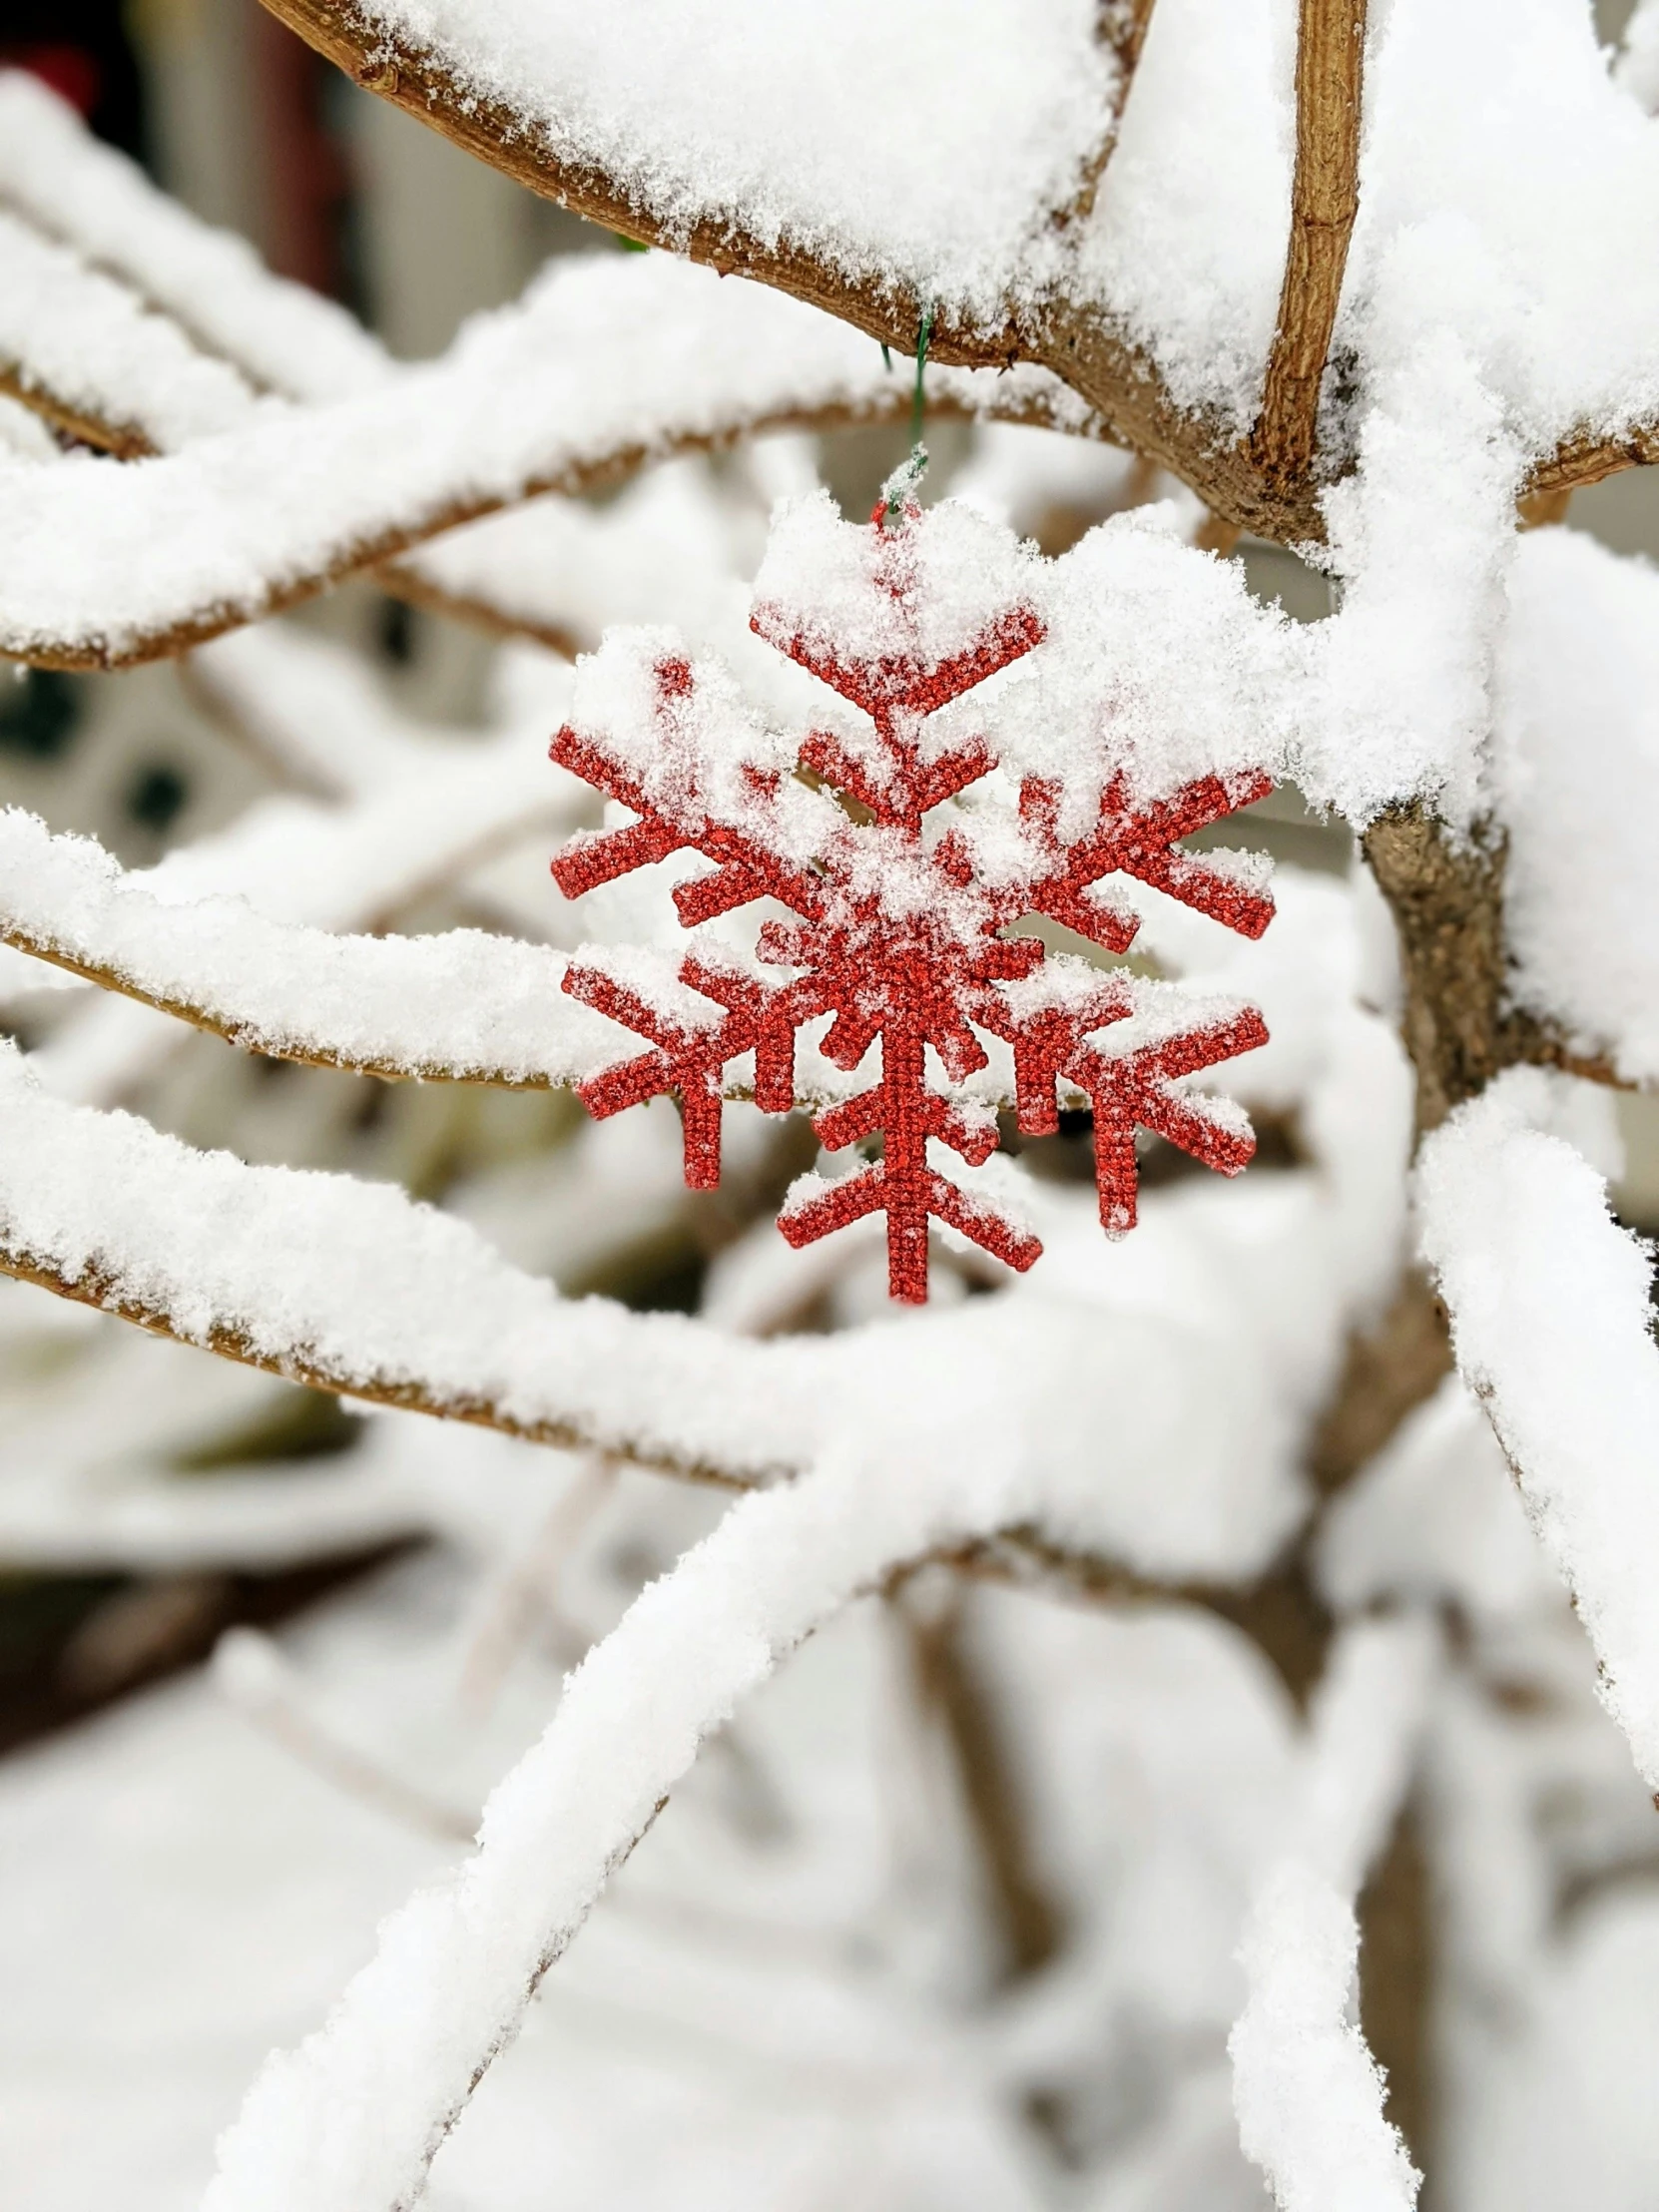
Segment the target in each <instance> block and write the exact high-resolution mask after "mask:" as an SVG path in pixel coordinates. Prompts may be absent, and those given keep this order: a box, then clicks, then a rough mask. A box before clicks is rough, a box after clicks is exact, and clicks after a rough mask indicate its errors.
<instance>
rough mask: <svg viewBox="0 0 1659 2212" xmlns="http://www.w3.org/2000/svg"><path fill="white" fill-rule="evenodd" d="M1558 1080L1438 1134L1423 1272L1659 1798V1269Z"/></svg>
mask: <svg viewBox="0 0 1659 2212" xmlns="http://www.w3.org/2000/svg"><path fill="white" fill-rule="evenodd" d="M1559 1082H1560V1079H1559V1078H1551V1077H1548V1076H1546V1075H1544V1074H1542V1073H1541V1072H1539V1071H1535V1070H1531V1069H1525V1070H1522V1069H1513V1070H1511V1071H1510V1072H1509V1073H1508V1074H1506V1075H1504V1076H1502V1077H1501V1078H1500V1079H1499V1080H1498V1081H1497V1082H1496V1083H1494V1084H1493V1085H1492V1086H1491V1087H1490V1089H1488V1090H1487V1091H1486V1092H1485V1093H1484V1094H1483V1095H1482V1096H1481V1097H1480V1098H1478V1099H1476V1100H1474V1101H1473V1102H1472V1103H1471V1104H1470V1105H1468V1106H1465V1107H1464V1108H1462V1109H1461V1111H1459V1112H1458V1113H1456V1114H1454V1115H1453V1116H1452V1118H1451V1119H1450V1120H1449V1121H1448V1122H1446V1123H1445V1124H1444V1125H1443V1126H1442V1127H1441V1128H1440V1129H1438V1130H1436V1131H1435V1132H1434V1134H1433V1135H1432V1136H1431V1137H1429V1138H1428V1139H1427V1141H1426V1143H1425V1144H1424V1146H1423V1150H1422V1156H1421V1160H1420V1164H1419V1168H1418V1176H1417V1195H1418V1202H1419V1206H1420V1210H1421V1222H1422V1248H1423V1255H1424V1258H1425V1259H1426V1260H1427V1261H1428V1263H1429V1265H1430V1266H1431V1267H1432V1268H1433V1270H1434V1272H1435V1275H1436V1277H1437V1278H1438V1281H1439V1286H1440V1295H1441V1296H1442V1297H1443V1298H1444V1300H1445V1303H1446V1306H1447V1308H1448V1309H1449V1311H1450V1314H1451V1335H1452V1348H1453V1351H1454V1352H1455V1354H1456V1359H1457V1366H1458V1370H1459V1372H1460V1373H1461V1375H1462V1377H1463V1380H1464V1382H1465V1383H1467V1384H1468V1385H1469V1387H1470V1389H1472V1390H1473V1391H1474V1392H1475V1393H1476V1394H1477V1395H1478V1396H1479V1397H1480V1398H1481V1400H1482V1401H1483V1403H1484V1404H1485V1407H1486V1410H1487V1412H1488V1414H1489V1415H1490V1417H1491V1421H1492V1425H1493V1427H1494V1428H1495V1429H1496V1431H1497V1436H1498V1441H1499V1442H1500V1443H1501V1444H1502V1446H1503V1449H1504V1452H1505V1454H1506V1455H1507V1457H1508V1460H1509V1464H1510V1466H1511V1467H1512V1468H1513V1470H1514V1474H1515V1479H1516V1481H1517V1482H1518V1483H1519V1484H1520V1489H1521V1495H1522V1497H1523V1498H1524V1500H1525V1502H1526V1506H1527V1510H1528V1512H1529V1514H1530V1516H1531V1518H1532V1521H1533V1525H1534V1526H1535V1527H1536V1529H1537V1531H1538V1533H1539V1535H1540V1537H1541V1538H1542V1540H1543V1542H1544V1545H1545V1547H1546V1548H1547V1550H1548V1551H1549V1554H1550V1556H1551V1558H1552V1559H1553V1561H1554V1563H1555V1566H1556V1568H1557V1569H1558V1570H1559V1572H1560V1574H1561V1577H1562V1579H1563V1581H1565V1583H1566V1585H1567V1587H1568V1588H1569V1589H1570V1590H1571V1592H1572V1594H1573V1600H1574V1602H1575V1604H1576V1606H1577V1608H1578V1613H1579V1617H1580V1619H1581V1620H1582V1621H1583V1623H1584V1626H1585V1628H1586V1630H1587V1631H1588V1633H1589V1637H1590V1641H1591V1642H1592V1644H1593V1645H1594V1646H1595V1651H1596V1657H1597V1658H1598V1660H1599V1661H1600V1663H1601V1692H1602V1696H1603V1698H1604V1699H1605V1702H1606V1704H1607V1706H1608V1709H1609V1711H1610V1712H1611V1713H1612V1715H1613V1717H1614V1719H1615V1720H1616V1721H1617V1722H1618V1723H1619V1726H1620V1727H1621V1728H1622V1729H1623V1730H1624V1732H1625V1734H1626V1736H1627V1737H1628V1738H1629V1739H1630V1748H1631V1750H1632V1752H1633V1754H1634V1756H1635V1760H1636V1765H1637V1767H1638V1769H1639V1770H1640V1772H1641V1774H1642V1776H1643V1779H1644V1780H1645V1781H1646V1782H1647V1784H1648V1787H1649V1788H1650V1789H1659V1615H1656V1613H1655V1609H1654V1605H1653V1596H1652V1578H1653V1574H1654V1572H1655V1567H1656V1564H1659V1487H1656V1485H1655V1482H1654V1455H1655V1452H1656V1450H1659V1351H1655V1349H1654V1344H1653V1335H1652V1328H1653V1313H1652V1306H1651V1303H1650V1292H1651V1287H1652V1279H1653V1256H1652V1251H1651V1249H1650V1247H1649V1246H1647V1245H1646V1244H1645V1243H1644V1242H1643V1241H1642V1240H1641V1239H1639V1238H1637V1237H1634V1236H1632V1235H1631V1234H1630V1233H1629V1232H1628V1231H1626V1230H1624V1229H1621V1228H1620V1227H1619V1225H1618V1223H1617V1222H1616V1221H1614V1220H1613V1218H1612V1216H1611V1215H1610V1213H1609V1211H1608V1207H1607V1187H1606V1182H1605V1179H1604V1178H1603V1177H1602V1176H1601V1175H1600V1174H1598V1173H1597V1171H1596V1169H1595V1168H1594V1167H1592V1166H1591V1165H1590V1163H1589V1162H1588V1161H1587V1160H1586V1159H1584V1158H1583V1157H1582V1155H1581V1154H1580V1153H1579V1151H1578V1150H1577V1149H1575V1147H1574V1145H1573V1144H1572V1143H1571V1142H1570V1141H1569V1140H1568V1137H1567V1135H1566V1134H1565V1133H1561V1134H1557V1133H1555V1132H1556V1131H1560V1130H1562V1127H1563V1123H1564V1122H1565V1121H1566V1120H1567V1094H1566V1093H1565V1092H1564V1091H1563V1090H1562V1089H1561V1088H1558V1087H1557V1086H1558V1084H1559Z"/></svg>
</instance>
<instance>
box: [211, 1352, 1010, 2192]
mask: <svg viewBox="0 0 1659 2212" xmlns="http://www.w3.org/2000/svg"><path fill="white" fill-rule="evenodd" d="M1019 1394H1020V1393H1017V1392H1016V1393H1015V1395H1016V1397H1017V1396H1018V1395H1019ZM965 1395H966V1400H967V1402H965V1403H964V1404H962V1405H960V1406H959V1407H958V1408H956V1409H955V1411H954V1412H953V1414H952V1415H951V1416H950V1417H949V1418H947V1419H946V1420H944V1421H943V1422H940V1421H938V1420H937V1419H927V1418H923V1420H922V1421H921V1422H920V1423H919V1424H918V1423H917V1422H916V1421H915V1420H914V1419H913V1418H912V1420H911V1422H909V1423H907V1424H906V1427H907V1429H908V1435H907V1446H908V1448H907V1449H906V1451H905V1465H904V1471H903V1478H902V1479H901V1480H894V1479H893V1478H892V1474H891V1471H890V1470H889V1469H888V1468H886V1467H885V1466H882V1465H880V1464H878V1463H876V1462H872V1460H871V1459H870V1458H869V1457H868V1456H866V1455H863V1454H860V1453H857V1452H855V1451H853V1452H848V1453H846V1454H845V1455H844V1456H843V1455H839V1454H837V1455H834V1456H832V1457H830V1458H829V1459H827V1460H826V1461H825V1462H824V1463H822V1464H820V1465H819V1466H817V1467H816V1468H815V1469H814V1471H812V1472H811V1473H809V1474H807V1475H805V1476H804V1477H802V1478H801V1479H800V1480H798V1481H796V1482H794V1483H790V1484H786V1485H783V1486H781V1487H779V1488H777V1489H774V1490H771V1491H768V1492H763V1493H762V1494H760V1495H754V1496H750V1497H747V1498H744V1499H743V1500H741V1501H740V1502H739V1503H738V1504H737V1505H735V1506H734V1507H733V1509H732V1510H731V1512H729V1513H728V1515H727V1516H726V1519H725V1520H724V1521H723V1522H722V1523H721V1525H720V1527H719V1528H718V1529H717V1530H716V1531H715V1533H714V1534H713V1535H712V1536H710V1537H708V1538H707V1539H706V1540H705V1541H704V1542H703V1543H702V1544H700V1545H699V1546H698V1547H697V1548H696V1549H695V1550H693V1551H691V1552H689V1553H688V1554H687V1555H686V1557H685V1558H684V1559H683V1560H682V1561H681V1562H680V1564H679V1566H678V1567H677V1568H676V1569H675V1571H674V1572H673V1573H672V1574H670V1575H668V1576H666V1577H665V1578H664V1579H663V1580H661V1581H659V1582H656V1583H654V1584H652V1585H651V1586H650V1587H649V1588H648V1589H647V1590H646V1591H645V1592H644V1594H643V1595H642V1596H641V1597H640V1598H639V1599H637V1600H636V1602H635V1604H634V1606H633V1607H632V1609H631V1610H630V1611H629V1613H628V1614H627V1616H626V1617H625V1619H624V1620H623V1621H622V1623H621V1625H620V1626H619V1627H618V1628H617V1629H616V1630H615V1631H613V1633H612V1634H611V1635H610V1636H609V1637H607V1638H606V1640H605V1641H604V1642H603V1643H602V1644H601V1645H599V1646H598V1647H597V1648H596V1649H595V1650H594V1651H593V1652H591V1653H590V1655H589V1656H588V1658H587V1659H586V1660H585V1661H584V1663H583V1665H582V1666H581V1667H580V1668H579V1669H578V1670H577V1672H576V1673H575V1674H574V1675H573V1676H572V1677H571V1678H570V1680H569V1682H568V1684H567V1687H566V1690H565V1694H564V1698H563V1700H562V1702H561V1704H560V1706H559V1710H558V1712H557V1714H556V1715H555V1717H554V1719H553V1721H552V1723H551V1725H550V1726H549V1728H548V1730H547V1732H546V1734H545V1735H544V1736H543V1738H542V1739H541V1741H540V1743H539V1744H537V1745H536V1746H535V1748H534V1749H533V1750H531V1751H530V1752H529V1753H527V1754H526V1755H525V1757H524V1758H523V1760H521V1761H520V1763H519V1765H518V1766H517V1767H516V1768H515V1769H514V1770H513V1772H512V1773H511V1774H509V1775H508V1776H507V1777H506V1779H505V1780H504V1781H503V1782H502V1783H501V1784H500V1785H499V1787H498V1788H497V1789H496V1790H495V1791H494V1793H493V1794H492V1795H491V1797H490V1800H489V1803H488V1804H487V1805H486V1807H485V1810H484V1817H483V1823H482V1826H481V1827H480V1830H479V1837H478V1849H477V1851H476V1853H475V1854H474V1856H473V1857H472V1858H471V1859H470V1860H469V1861H468V1862H467V1863H466V1865H465V1866H464V1867H463V1868H462V1869H461V1870H460V1872H459V1874H458V1875H457V1876H456V1877H455V1878H454V1879H453V1880H452V1881H450V1882H449V1883H448V1884H447V1885H445V1886H444V1887H443V1888H441V1889H434V1890H428V1891H424V1892H421V1893H418V1894H417V1895H416V1896H415V1897H413V1898H412V1899H411V1900H410V1901H409V1903H408V1904H407V1905H406V1906H404V1907H403V1908H402V1910H401V1911H400V1912H399V1913H397V1914H396V1915H394V1916H393V1917H392V1918H391V1919H390V1920H388V1921H387V1922H385V1923H384V1924H383V1925H382V1927H381V1930H380V1941H379V1948H378V1951H377V1954H376V1956H375V1958H374V1959H373V1960H372V1962H371V1963H370V1964H369V1965H368V1966H366V1967H364V1968H363V1970H362V1971H361V1972H360V1973H359V1974H358V1975H357V1976H356V1977H355V1979H354V1980H353V1981H352V1982H351V1983H350V1984H349V1985H348V1987H347V1988H346V1990H345V1991H344V1993H343V1995H342V1996H341V1998H340V2000H339V2002H338V2003H337V2004H336V2005H335V2007H334V2009H333V2011H332V2013H331V2014H330V2016H329V2019H328V2021H327V2023H326V2025H325V2026H324V2027H322V2028H321V2029H319V2030H318V2031H317V2032H316V2033H315V2034H313V2035H312V2036H311V2037H309V2038H308V2039H307V2040H306V2042H304V2043H303V2044H302V2045H301V2046H300V2047H299V2048H298V2049H297V2050H295V2051H292V2052H289V2053H285V2054H278V2055H277V2056H274V2057H273V2058H272V2059H271V2060H270V2061H268V2063H267V2066H266V2068H265V2071H264V2072H263V2073H262V2074H261V2075H260V2077H259V2079H258V2080H257V2081H256V2082H255V2084H254V2087H253V2089H252V2090H251V2091H250V2093H249V2096H248V2099H247V2101H246V2103H245V2104H244V2106H243V2110H242V2113H241V2115H240V2116H239V2118H238V2120H237V2121H236V2123H235V2124H234V2125H233V2127H232V2128H231V2129H230V2130H229V2131H228V2132H227V2134H226V2135H225V2136H224V2137H223V2138H222V2140H221V2144H220V2165H219V2172H218V2176H217V2178H216V2180H215V2181H214V2183H213V2185H212V2187H211V2188H210V2189H209V2192H208V2195H207V2197H206V2199H205V2200H204V2212H286V2208H288V2207H291V2206H293V2205H295V2204H304V2205H305V2206H306V2207H307V2212H366V2208H368V2207H371V2206H373V2207H380V2206H385V2207H390V2206H392V2205H401V2204H408V2203H410V2202H412V2201H413V2199H414V2198H415V2196H416V2195H418V2193H419V2191H420V2188H421V2185H422V2182H423V2179H424V2176H425V2172H426V2169H427V2167H428V2166H429V2165H430V2163H431V2160H432V2158H433V2157H434V2156H435V2154H436V2152H437V2151H438V2149H439V2148H440V2147H441V2145H442V2142H443V2140H444V2137H445V2136H446V2135H447V2133H448V2132H449V2130H450V2128H451V2127H452V2126H453V2124H454V2122H455V2121H456V2119H457V2118H458V2117H459V2116H460V2113H461V2111H462V2110H463V2108H464V2107H465V2105H466V2103H467V2101H468V2099H469V2098H470V2097H471V2095H472V2092H473V2091H474V2089H475V2088H476V2087H477V2085H478V2083H479V2081H480V2079H481V2078H482V2076H483V2074H484V2072H485V2070H486V2069H487V2068H488V2066H489V2065H490V2063H491V2062H492V2060H493V2059H494V2058H496V2057H497V2056H498V2055H499V2054H500V2052H501V2051H502V2050H503V2048H504V2047H505V2046H506V2045H507V2044H508V2043H509V2042H510V2041H511V2040H512V2039H513V2037H514V2035H515V2034H516V2033H517V2030H518V2028H519V2025H520V2023H521V2021H522V2019H523V2017H524V2013H525V2011H526V2009H527V2008H528V2006H529V2003H530V2001H531V1999H532V1998H533V1997H534V1995H535V1993H536V1990H537V1988H538V1987H539V1985H540V1983H541V1981H542V1979H543V1977H544V1976H545V1975H546V1973H547V1972H548V1970H549V1968H550V1967H551V1966H552V1965H553V1964H554V1963H555V1962H556V1961H557V1960H558V1958H559V1957H560V1956H561V1954H562V1953H563V1952H564V1950H565V1949H566V1948H567V1946H568V1945H569V1943H570V1942H571V1940H572V1938H573V1937H574V1936H575V1935H576V1934H577V1932H578V1931H579V1930H580V1928H581V1926H582V1924H583V1922H584V1921H585V1920H586V1919H587V1917H588V1914H589V1913H590V1912H591V1910H592V1909H593V1906H594V1904H595V1902H596V1901H597V1899H598V1897H599V1895H600V1893H601V1892H602V1890H603V1889H604V1887H605V1884H606V1882H607V1880H608V1879H609V1877H610V1876H611V1875H612V1874H613V1873H614V1872H615V1870H616V1869H617V1868H618V1867H619V1866H620V1865H621V1863H622V1862H623V1861H624V1860H625V1859H626V1858H627V1857H628V1855H629V1853H630V1852H631V1851H632V1849H633V1847H634V1845H635V1844H636V1843H637V1842H638V1841H639V1839H640V1837H641V1836H642V1835H643V1834H644V1833H645V1831H646V1830H647V1829H648V1828H649V1827H650V1825H651V1823H652V1821H653V1819H654V1818H655V1817H656V1814H657V1813H658V1811H659V1810H660V1809H661V1807H662V1805H663V1803H664V1802H665V1800H666V1798H667V1797H668V1795H669V1793H670V1791H671V1790H672V1789H673V1787H674V1786H675V1784H676V1783H677V1782H678V1781H679V1780H680V1779H681V1777H682V1776H683V1775H684V1773H685V1772H686V1770H687V1769H688V1768H689V1767H690V1765H691V1764H692V1762H693V1760H694V1759H695V1757H696V1755H697V1751H698V1748H699V1746H700V1744H701V1743H702V1742H703V1741H704V1740H705V1739H706V1738H707V1737H708V1736H709V1734H710V1733H711V1732H712V1731H713V1730H715V1729H716V1728H718V1727H720V1726H721V1725H722V1723H724V1722H725V1721H727V1720H729V1719H730V1718H731V1716H732V1714H733V1712H734V1711H735V1709H736V1708H737V1707H738V1705H739V1704H740V1702H741V1701H742V1700H743V1699H744V1698H745V1697H746V1696H747V1695H748V1694H749V1693H750V1692H751V1691H753V1690H754V1689H756V1688H757V1687H758V1686H759V1685H760V1683H762V1682H763V1681H764V1680H765V1679H766V1677H767V1676H768V1675H769V1674H770V1673H771V1672H772V1670H773V1669H774V1668H775V1667H776V1666H777V1665H778V1663H779V1662H780V1661H781V1660H782V1659H783V1658H784V1657H785V1656H787V1654H788V1653H789V1652H790V1651H791V1650H792V1649H793V1648H794V1647H795V1646H796V1645H797V1644H799V1643H800V1642H801V1641H802V1640H803V1638H805V1637H806V1636H808V1635H809V1634H810V1633H811V1632H812V1631H813V1629H814V1628H816V1627H817V1626H819V1625H820V1624H821V1623H822V1622H824V1621H825V1620H826V1619H828V1618H829V1617H830V1615H831V1614H832V1613H834V1612H835V1611H837V1610H838V1609H839V1608H840V1607H841V1606H843V1605H844V1604H845V1603H846V1602H847V1600H848V1599H850V1598H851V1597H852V1596H854V1595H855V1594H856V1593H857V1592H858V1591H860V1590H863V1589H867V1588H870V1587H871V1586H873V1585H876V1584H878V1583H879V1582H880V1581H882V1580H883V1579H884V1578H885V1577H886V1576H887V1575H888V1574H889V1573H890V1572H891V1571H892V1570H893V1569H894V1568H895V1567H897V1566H899V1565H901V1564H903V1563H904V1562H906V1561H908V1560H912V1559H915V1558H918V1557H920V1556H922V1555H924V1554H926V1553H928V1552H930V1551H933V1550H935V1549H937V1548H939V1547H941V1546H949V1545H951V1544H952V1543H954V1542H957V1541H959V1540H960V1539H962V1538H964V1537H971V1536H973V1535H975V1534H977V1533H979V1532H981V1531H984V1530H987V1529H990V1528H994V1527H995V1526H997V1525H998V1524H999V1523H1000V1522H1002V1521H1004V1520H1006V1519H1007V1518H1009V1517H1010V1515H1011V1514H1012V1513H1014V1512H1017V1510H1018V1503H1017V1501H1018V1498H1019V1494H1020V1490H1021V1487H1022V1481H1023V1471H1022V1466H1021V1460H1022V1454H1021V1452H1020V1449H1019V1446H1018V1444H1017V1442H1016V1439H1015V1434H1014V1433H1011V1432H1010V1430H1009V1427H1008V1425H1007V1423H1006V1414H1007V1410H1008V1404H1009V1400H1008V1397H1007V1396H1006V1395H1004V1394H995V1395H992V1396H989V1397H985V1398H983V1399H982V1398H981V1393H980V1392H979V1391H978V1390H976V1389H969V1390H968V1391H967V1392H966V1393H965Z"/></svg>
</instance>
